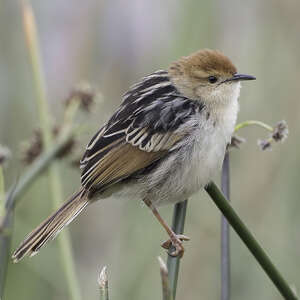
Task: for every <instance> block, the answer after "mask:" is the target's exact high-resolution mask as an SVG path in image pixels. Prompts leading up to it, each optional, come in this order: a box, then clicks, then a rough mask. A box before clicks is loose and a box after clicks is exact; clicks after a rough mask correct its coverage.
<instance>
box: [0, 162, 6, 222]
mask: <svg viewBox="0 0 300 300" xmlns="http://www.w3.org/2000/svg"><path fill="white" fill-rule="evenodd" d="M4 216H5V186H4V174H3V168H2V166H1V164H0V224H1V220H2V218H3V217H4Z"/></svg>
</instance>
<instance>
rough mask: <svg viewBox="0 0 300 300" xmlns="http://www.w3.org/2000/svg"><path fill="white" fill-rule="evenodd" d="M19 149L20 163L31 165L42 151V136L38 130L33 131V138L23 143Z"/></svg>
mask: <svg viewBox="0 0 300 300" xmlns="http://www.w3.org/2000/svg"><path fill="white" fill-rule="evenodd" d="M21 146H22V149H21V156H22V158H21V159H22V161H23V162H24V163H25V164H27V165H29V164H31V163H32V162H33V161H34V160H35V159H36V158H37V157H38V156H39V155H40V154H41V152H42V151H43V142H42V134H41V130H40V129H35V130H34V132H33V136H32V137H31V138H30V140H29V141H26V142H24V143H23V144H22V145H21Z"/></svg>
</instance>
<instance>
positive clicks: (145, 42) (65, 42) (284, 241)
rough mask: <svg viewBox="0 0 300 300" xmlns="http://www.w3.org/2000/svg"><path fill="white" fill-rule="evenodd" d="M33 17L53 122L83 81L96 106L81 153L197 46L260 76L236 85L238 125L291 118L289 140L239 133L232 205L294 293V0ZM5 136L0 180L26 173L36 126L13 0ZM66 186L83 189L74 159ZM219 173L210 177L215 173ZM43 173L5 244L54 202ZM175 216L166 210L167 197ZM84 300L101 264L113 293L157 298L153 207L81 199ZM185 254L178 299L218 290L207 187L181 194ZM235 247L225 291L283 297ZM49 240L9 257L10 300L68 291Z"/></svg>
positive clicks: (214, 294) (5, 63)
mask: <svg viewBox="0 0 300 300" xmlns="http://www.w3.org/2000/svg"><path fill="white" fill-rule="evenodd" d="M31 3H32V6H33V9H34V12H35V15H36V20H37V26H38V31H39V37H40V44H41V51H42V58H43V63H44V68H45V75H46V81H47V85H48V90H47V92H48V97H49V101H50V106H51V110H52V112H53V122H56V121H57V120H60V119H61V117H62V113H63V100H64V99H65V98H66V97H67V96H68V95H69V93H70V90H71V89H72V88H73V87H74V85H76V84H77V83H78V82H80V81H82V80H87V81H89V82H91V83H92V84H93V85H94V86H96V87H97V88H98V89H99V90H100V91H101V94H102V102H101V103H100V104H98V105H97V106H96V107H95V109H93V111H92V112H91V114H90V115H88V114H83V115H82V116H81V121H82V122H83V123H84V124H85V126H86V128H87V130H86V131H85V133H84V134H83V135H82V136H81V137H80V143H79V150H78V153H80V152H83V151H84V148H85V145H86V143H87V142H88V140H89V139H90V138H91V136H92V134H93V133H94V132H95V131H96V130H97V129H98V128H99V127H100V126H101V124H102V123H103V122H104V121H105V120H107V119H108V118H109V116H110V114H111V113H112V112H113V111H114V109H116V107H117V106H118V105H119V103H120V95H121V94H122V93H123V92H125V91H126V90H127V88H128V86H129V85H131V84H133V83H134V82H135V81H137V80H138V79H139V78H140V77H142V76H143V75H145V74H148V73H151V72H152V71H155V70H157V69H161V68H166V67H167V66H168V64H169V63H170V62H171V61H172V60H174V59H177V58H179V57H180V56H182V55H188V54H190V53H191V52H193V51H196V50H198V49H200V48H213V49H219V50H222V51H223V52H224V53H225V54H226V55H228V56H229V57H230V58H231V59H232V60H233V62H234V63H235V65H236V66H237V67H238V70H239V72H241V73H247V74H252V75H255V76H256V77H257V80H256V81H255V82H249V83H245V84H243V89H242V90H241V97H240V103H241V109H240V114H239V121H243V120H246V119H258V120H263V121H265V122H267V123H270V124H272V125H273V124H275V123H276V122H277V121H279V120H281V119H285V120H286V121H287V122H288V125H289V128H290V136H289V138H288V140H287V141H286V142H285V143H284V144H282V145H274V147H273V151H272V152H261V151H260V150H259V148H258V147H257V138H264V137H265V136H266V132H264V131H263V130H261V129H257V128H249V129H244V130H243V131H242V132H240V133H239V135H242V136H244V137H246V138H247V143H246V144H243V145H242V147H241V150H240V151H234V152H232V154H231V174H232V201H233V205H234V207H235V208H236V210H237V211H238V212H239V214H240V215H241V217H242V218H243V220H244V221H245V222H246V223H247V224H248V226H249V227H250V228H251V230H252V231H253V232H254V233H255V235H256V237H257V238H258V240H259V241H260V242H261V243H262V245H263V247H264V248H265V249H266V250H267V252H268V253H269V254H270V256H271V258H272V259H273V261H275V263H276V265H277V266H278V267H279V269H280V270H281V271H282V273H283V275H284V276H285V277H286V278H287V280H288V281H289V282H290V283H292V284H294V285H295V286H296V287H298V289H300V259H299V251H300V235H299V228H300V220H299V212H298V211H299V209H300V203H299V199H298V198H299V196H298V195H299V189H300V186H299V175H300V171H299V170H300V168H299V165H300V156H299V150H298V147H299V140H300V127H299V125H297V124H298V123H297V122H299V117H300V101H299V94H300V84H299V78H300V71H299V70H300V55H299V48H300V34H299V32H300V2H299V1H297V0H287V1H280V0H266V1H259V0H253V1H234V0H228V1H220V0H219V1H218V0H212V1H197V0H187V1H179V0H177V1H174V0H165V1H161V0H144V1H140V0H132V1H124V0H123V1H122V0H111V1H99V0H98V1H97V0H87V1H79V0H73V1H71V0H66V1H58V0H53V1H38V0H34V1H31ZM0 66H1V68H0V101H1V108H0V144H4V145H7V146H8V147H9V148H10V149H11V151H12V155H13V159H12V160H10V162H9V163H8V165H7V167H6V168H5V175H6V182H7V185H9V184H12V183H14V182H15V180H16V179H17V178H18V177H19V176H20V175H21V174H22V172H23V171H24V169H25V166H24V165H23V164H22V163H21V162H20V156H21V155H20V145H21V142H23V141H24V140H28V139H29V137H30V136H31V135H32V132H33V130H34V129H35V128H37V127H38V126H39V122H38V116H37V109H36V107H35V99H34V97H35V93H34V89H33V79H32V71H31V66H30V63H29V57H28V51H27V48H26V44H25V39H24V33H23V29H22V12H21V5H20V2H19V1H17V0H9V1H0ZM60 166H61V170H60V171H61V173H62V178H63V185H64V195H65V196H66V197H67V196H68V195H69V194H71V193H72V192H74V191H75V190H76V189H77V187H78V186H79V177H80V172H79V169H76V168H72V167H70V164H69V160H65V161H61V163H60ZM216 180H217V181H218V178H217V179H216ZM51 206H52V204H51V199H50V197H49V192H48V182H47V178H46V176H45V175H43V176H40V179H39V180H38V181H36V182H35V184H34V185H33V186H32V188H31V189H30V190H29V191H27V192H26V194H25V195H24V197H23V199H22V201H21V203H20V205H19V206H18V208H17V214H16V221H15V227H14V238H13V248H15V246H17V244H18V243H19V242H20V241H21V240H22V239H23V237H24V236H25V234H27V233H28V232H29V231H30V230H31V229H33V227H35V226H36V225H37V224H38V223H39V222H40V221H42V219H44V218H45V217H46V216H47V215H48V214H49V213H50V212H51V210H52V208H51ZM161 212H162V215H163V216H164V217H165V218H166V219H167V220H168V221H169V222H171V215H172V207H171V206H167V207H162V208H161ZM69 228H70V230H71V235H72V244H73V249H74V257H75V261H76V271H77V275H78V277H79V279H80V288H81V290H82V295H83V299H97V297H98V295H97V294H98V291H97V283H96V279H97V274H98V272H99V270H100V268H101V267H102V266H104V265H107V266H108V274H109V285H110V295H111V299H116V300H117V299H119V300H121V299H122V300H125V299H126V300H133V299H144V300H150V299H160V298H161V286H160V277H159V267H158V263H157V259H156V257H157V256H158V255H162V256H163V258H164V259H166V255H165V254H164V252H163V250H162V249H161V248H160V247H159V243H160V242H161V241H163V240H165V239H166V235H165V233H164V232H163V230H162V229H161V227H160V226H159V225H158V223H157V221H156V220H155V219H154V218H153V216H152V215H151V213H150V212H149V211H148V209H146V208H145V207H143V206H142V205H141V203H136V202H134V201H131V202H130V201H120V200H119V201H118V200H117V201H114V200H113V199H109V200H106V201H103V202H102V203H100V202H98V203H96V204H94V205H93V207H89V209H88V210H87V211H85V212H84V213H83V214H82V215H81V216H80V217H79V218H78V219H77V220H76V221H75V222H74V223H72V225H71V226H70V227H69ZM185 228H186V230H185V232H186V234H187V235H188V236H190V237H191V241H190V242H188V243H186V253H185V256H184V259H183V260H182V263H181V270H180V276H179V283H178V293H177V296H178V299H186V300H189V299H218V298H219V296H220V236H219V235H220V213H219V211H218V210H217V208H216V207H215V206H214V204H213V203H212V201H211V200H210V199H209V198H208V196H207V195H206V194H205V193H204V192H199V193H198V194H197V195H195V196H194V197H193V199H192V200H191V201H190V202H189V207H188V213H187V222H186V227H185ZM231 237H232V239H231V241H232V243H231V245H232V299H233V300H240V299H245V300H247V299H249V300H250V299H251V300H252V299H281V297H280V295H279V294H278V292H277V291H276V289H275V287H274V286H273V285H272V284H271V282H270V280H269V279H268V278H267V277H266V275H265V274H264V272H263V271H262V270H261V269H260V267H259V266H258V264H257V263H256V261H255V260H254V258H253V257H252V255H251V254H250V253H249V252H248V250H247V249H246V248H245V246H244V245H243V244H242V242H241V241H240V240H239V238H237V236H236V235H235V233H232V234H231ZM66 298H67V296H66V284H65V279H64V276H63V272H62V270H61V266H60V260H59V257H58V251H57V242H55V241H54V242H52V243H50V244H49V246H48V247H46V248H45V249H43V250H42V251H41V253H40V254H39V255H37V256H36V257H34V258H32V259H28V258H27V259H25V260H24V261H22V262H21V263H19V264H16V265H13V264H11V263H10V265H9V270H8V278H7V285H6V291H5V299H6V300H14V299H23V300H26V299H66Z"/></svg>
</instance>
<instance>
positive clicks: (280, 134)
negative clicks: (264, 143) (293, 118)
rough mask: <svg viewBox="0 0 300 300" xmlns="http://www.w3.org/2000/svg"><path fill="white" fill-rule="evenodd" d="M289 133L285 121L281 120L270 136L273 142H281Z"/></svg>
mask: <svg viewBox="0 0 300 300" xmlns="http://www.w3.org/2000/svg"><path fill="white" fill-rule="evenodd" d="M288 134H289V129H288V126H287V123H286V121H284V120H282V121H280V122H278V123H277V124H276V126H275V127H274V131H273V134H272V138H273V140H274V141H275V142H278V141H281V142H283V141H284V140H285V139H286V138H287V136H288Z"/></svg>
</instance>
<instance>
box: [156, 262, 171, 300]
mask: <svg viewBox="0 0 300 300" xmlns="http://www.w3.org/2000/svg"><path fill="white" fill-rule="evenodd" d="M158 262H159V267H160V277H161V285H162V295H163V300H173V297H172V291H171V288H170V284H169V278H168V269H167V266H166V264H165V262H164V261H163V260H162V258H161V257H160V256H159V257H158Z"/></svg>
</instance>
